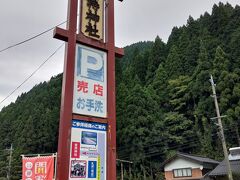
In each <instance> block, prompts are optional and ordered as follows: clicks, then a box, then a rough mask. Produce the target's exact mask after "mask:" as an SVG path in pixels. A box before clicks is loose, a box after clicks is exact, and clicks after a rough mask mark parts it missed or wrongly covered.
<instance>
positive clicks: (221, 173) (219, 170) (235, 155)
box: [209, 147, 240, 180]
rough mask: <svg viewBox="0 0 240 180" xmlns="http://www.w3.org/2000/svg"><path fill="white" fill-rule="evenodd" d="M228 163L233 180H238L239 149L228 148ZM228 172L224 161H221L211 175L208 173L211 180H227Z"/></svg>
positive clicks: (239, 171)
mask: <svg viewBox="0 0 240 180" xmlns="http://www.w3.org/2000/svg"><path fill="white" fill-rule="evenodd" d="M229 152H230V154H229V156H228V159H229V162H230V167H231V171H232V174H233V179H234V180H235V179H236V180H239V179H240V147H236V148H230V149H229ZM227 176H228V170H227V165H226V161H225V160H224V161H222V162H221V163H220V164H219V165H218V166H217V167H216V168H215V169H214V170H213V171H212V172H211V173H209V177H211V179H213V180H228V177H227Z"/></svg>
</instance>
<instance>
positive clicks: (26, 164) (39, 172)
mask: <svg viewBox="0 0 240 180" xmlns="http://www.w3.org/2000/svg"><path fill="white" fill-rule="evenodd" d="M53 172H54V157H53V156H42V157H41V156H40V157H23V158H22V179H23V180H52V179H53Z"/></svg>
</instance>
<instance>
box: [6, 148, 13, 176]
mask: <svg viewBox="0 0 240 180" xmlns="http://www.w3.org/2000/svg"><path fill="white" fill-rule="evenodd" d="M6 150H7V151H9V161H8V171H7V180H10V177H11V163H12V153H13V146H12V144H11V147H10V149H6Z"/></svg>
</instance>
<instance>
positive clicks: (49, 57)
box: [0, 43, 65, 105]
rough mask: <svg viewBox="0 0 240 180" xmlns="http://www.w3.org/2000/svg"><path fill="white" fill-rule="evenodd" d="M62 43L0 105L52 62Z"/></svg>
mask: <svg viewBox="0 0 240 180" xmlns="http://www.w3.org/2000/svg"><path fill="white" fill-rule="evenodd" d="M64 44H65V43H62V44H61V45H60V46H59V47H58V48H57V49H56V50H55V51H54V52H53V53H52V54H51V55H50V56H48V58H47V59H46V60H44V61H43V62H42V63H41V64H40V65H39V66H38V67H37V69H35V70H34V71H33V72H32V73H31V74H30V75H29V76H28V77H27V78H26V79H25V80H24V81H23V82H22V83H21V84H20V85H19V86H17V87H16V88H15V89H14V90H13V91H12V92H11V93H9V94H8V95H7V96H6V97H5V98H4V99H3V100H2V101H1V102H0V105H1V104H2V103H3V102H4V101H5V100H6V99H8V98H9V97H10V96H11V95H12V94H13V93H15V92H16V91H17V90H18V89H19V88H20V87H21V86H22V85H23V84H25V83H26V82H27V81H28V80H29V79H30V78H31V77H32V76H33V75H34V74H35V73H36V72H37V71H38V70H39V69H40V68H41V67H42V66H43V65H44V64H45V63H46V62H47V61H48V60H50V59H51V58H52V57H53V56H54V55H55V54H56V53H57V52H58V51H59V50H60V49H61V48H62V47H63V45H64Z"/></svg>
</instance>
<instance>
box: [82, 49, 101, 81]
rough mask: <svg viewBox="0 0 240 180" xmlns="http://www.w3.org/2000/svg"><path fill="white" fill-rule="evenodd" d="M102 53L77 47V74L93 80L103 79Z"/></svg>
mask: <svg viewBox="0 0 240 180" xmlns="http://www.w3.org/2000/svg"><path fill="white" fill-rule="evenodd" d="M103 58H104V57H103V53H101V52H98V51H95V50H91V49H86V48H83V47H80V46H79V47H78V54H77V75H78V76H82V77H85V78H88V79H92V80H95V81H101V82H103V81H104V59H103Z"/></svg>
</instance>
